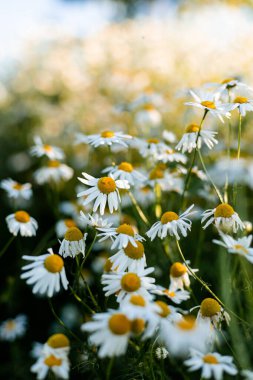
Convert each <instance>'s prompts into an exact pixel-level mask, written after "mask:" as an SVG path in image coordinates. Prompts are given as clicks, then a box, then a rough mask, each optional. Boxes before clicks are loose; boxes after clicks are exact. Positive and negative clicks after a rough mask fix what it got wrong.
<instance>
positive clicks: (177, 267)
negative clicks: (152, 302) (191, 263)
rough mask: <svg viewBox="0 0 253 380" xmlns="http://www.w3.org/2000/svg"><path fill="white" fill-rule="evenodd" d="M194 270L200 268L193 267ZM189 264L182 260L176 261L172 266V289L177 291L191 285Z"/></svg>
mask: <svg viewBox="0 0 253 380" xmlns="http://www.w3.org/2000/svg"><path fill="white" fill-rule="evenodd" d="M191 270H192V272H197V271H198V269H191ZM189 275H191V273H190V272H189V270H188V268H187V266H186V265H185V264H182V263H180V262H175V263H173V264H172V265H171V267H170V291H172V292H176V291H177V290H178V289H180V290H184V287H186V288H189V287H190V278H189Z"/></svg>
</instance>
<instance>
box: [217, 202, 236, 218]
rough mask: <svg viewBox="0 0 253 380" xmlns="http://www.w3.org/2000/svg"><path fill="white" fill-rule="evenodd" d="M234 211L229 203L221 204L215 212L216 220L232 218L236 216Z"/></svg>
mask: <svg viewBox="0 0 253 380" xmlns="http://www.w3.org/2000/svg"><path fill="white" fill-rule="evenodd" d="M234 213H235V212H234V209H233V207H232V206H230V205H229V204H227V203H221V204H220V205H219V206H217V207H216V209H215V212H214V217H215V218H230V217H231V216H232V215H233V214H234Z"/></svg>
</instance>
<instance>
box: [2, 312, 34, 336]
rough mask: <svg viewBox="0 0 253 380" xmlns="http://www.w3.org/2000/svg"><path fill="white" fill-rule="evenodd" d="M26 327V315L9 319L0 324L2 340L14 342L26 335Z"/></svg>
mask: <svg viewBox="0 0 253 380" xmlns="http://www.w3.org/2000/svg"><path fill="white" fill-rule="evenodd" d="M26 327H27V317H26V315H24V314H19V315H17V316H16V317H15V318H9V319H7V320H5V321H3V322H2V323H1V324H0V340H5V341H9V342H13V341H14V340H16V339H17V338H21V337H22V336H23V335H24V334H25V332H26Z"/></svg>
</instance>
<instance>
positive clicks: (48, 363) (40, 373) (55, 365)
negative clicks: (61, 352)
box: [31, 355, 70, 380]
mask: <svg viewBox="0 0 253 380" xmlns="http://www.w3.org/2000/svg"><path fill="white" fill-rule="evenodd" d="M49 371H52V373H53V374H54V375H55V376H56V377H59V378H61V379H66V380H67V379H69V371H70V362H69V359H68V357H67V356H60V357H57V356H55V355H48V356H45V355H42V356H40V357H39V358H38V360H37V361H36V362H35V364H33V365H32V367H31V372H32V373H36V375H37V380H43V379H45V378H46V377H47V375H48V372H49Z"/></svg>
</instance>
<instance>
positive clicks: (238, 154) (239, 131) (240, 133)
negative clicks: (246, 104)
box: [237, 113, 242, 160]
mask: <svg viewBox="0 0 253 380" xmlns="http://www.w3.org/2000/svg"><path fill="white" fill-rule="evenodd" d="M241 135H242V114H241V113H239V125H238V146H237V160H240V154H241Z"/></svg>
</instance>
